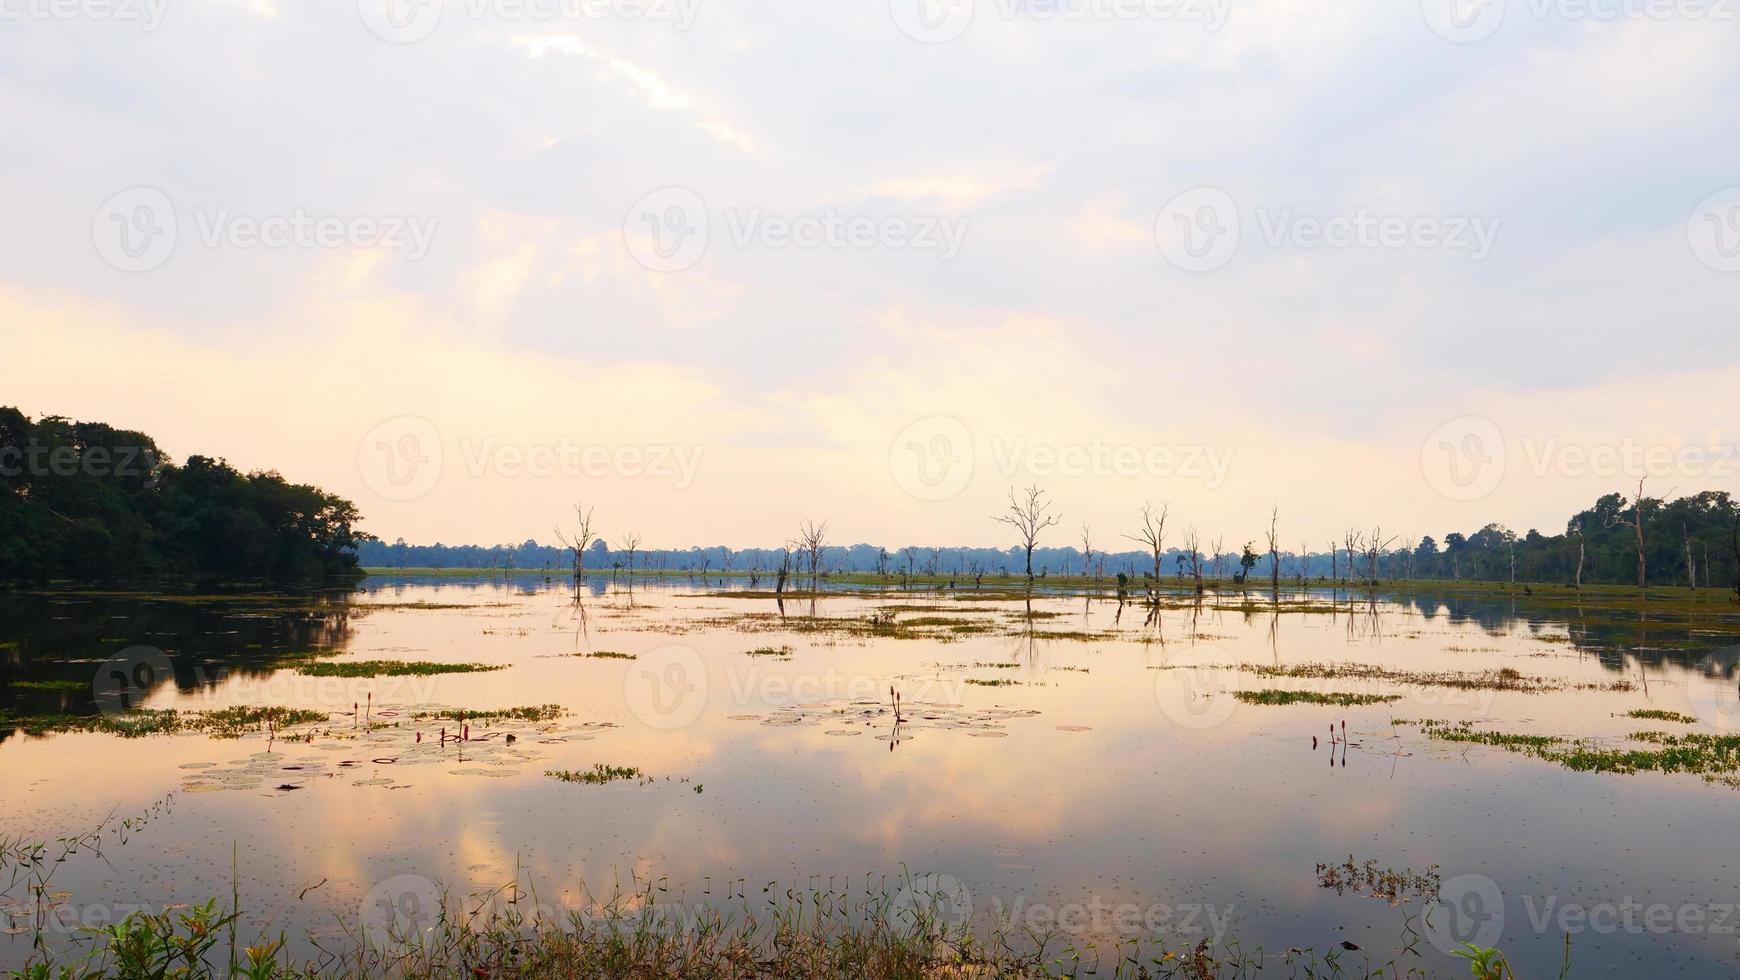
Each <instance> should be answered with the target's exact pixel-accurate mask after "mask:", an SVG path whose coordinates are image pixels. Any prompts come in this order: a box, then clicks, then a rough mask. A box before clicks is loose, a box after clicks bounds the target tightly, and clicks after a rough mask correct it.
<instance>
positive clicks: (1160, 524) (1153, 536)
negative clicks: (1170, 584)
mask: <svg viewBox="0 0 1740 980" xmlns="http://www.w3.org/2000/svg"><path fill="white" fill-rule="evenodd" d="M1169 509H1170V508H1169V507H1168V506H1167V505H1166V504H1161V505H1160V513H1158V514H1156V513H1154V508H1153V507H1152V506H1150V505H1148V504H1143V505H1142V528H1141V530H1139V531H1137V532H1136V533H1135V534H1126V535H1124V537H1126V538H1129V539H1130V540H1131V541H1134V542H1136V543H1138V544H1143V545H1147V546H1148V550H1149V551H1150V552H1152V553H1153V555H1154V585H1155V587H1156V588H1158V587H1159V585H1160V555H1161V554H1162V553H1163V552H1164V551H1165V550H1166V513H1167V511H1168V510H1169Z"/></svg>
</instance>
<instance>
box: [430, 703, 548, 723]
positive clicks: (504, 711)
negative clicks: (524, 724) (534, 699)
mask: <svg viewBox="0 0 1740 980" xmlns="http://www.w3.org/2000/svg"><path fill="white" fill-rule="evenodd" d="M567 713H568V709H567V708H564V707H562V706H561V705H559V704H535V705H529V706H526V707H521V708H484V709H476V708H443V709H441V710H439V711H419V712H415V713H413V714H412V715H411V718H412V720H413V721H426V720H443V721H456V722H467V721H501V720H504V719H513V720H516V721H553V720H555V719H557V718H560V717H562V716H563V715H565V714H567Z"/></svg>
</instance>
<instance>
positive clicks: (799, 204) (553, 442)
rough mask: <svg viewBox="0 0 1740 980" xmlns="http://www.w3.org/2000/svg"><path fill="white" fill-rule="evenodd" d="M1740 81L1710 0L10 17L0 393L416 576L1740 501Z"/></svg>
mask: <svg viewBox="0 0 1740 980" xmlns="http://www.w3.org/2000/svg"><path fill="white" fill-rule="evenodd" d="M1737 82H1740V3H1731V2H1727V0H1710V2H1694V0H1683V2H1680V3H1676V2H1674V0H1606V2H1604V3H1596V4H1594V5H1592V6H1591V5H1585V4H1573V3H1570V2H1569V0H1566V2H1562V3H1561V2H1558V0H1508V2H1507V0H1488V2H1486V3H1485V4H1483V5H1481V4H1473V3H1469V2H1467V0H1425V3H1424V4H1423V5H1422V4H1421V3H1415V2H1410V0H1401V2H1397V0H1342V2H1337V3H1333V4H1323V3H1312V2H1304V0H1298V2H1291V0H1059V2H1037V0H952V2H951V0H843V2H825V3H816V2H813V0H812V2H805V0H753V2H748V0H421V2H414V0H360V2H359V0H0V131H3V132H4V133H5V134H6V136H5V145H6V150H7V152H5V153H4V154H0V175H3V177H4V180H3V181H0V187H3V188H4V190H3V191H0V193H3V194H4V195H5V218H6V220H5V221H4V223H3V224H0V340H3V341H4V349H5V351H6V352H7V355H8V356H7V361H8V366H9V367H10V370H8V371H6V372H5V382H4V386H3V388H0V403H13V404H17V405H18V406H19V407H20V408H22V409H23V410H24V411H26V412H27V413H30V414H33V415H42V414H60V415H69V416H74V417H78V418H91V419H101V420H105V421H110V422H113V423H116V424H120V425H125V426H129V427H134V428H139V429H143V430H145V431H147V432H149V433H151V434H153V435H154V436H156V437H157V438H158V440H159V441H160V442H161V443H162V445H163V446H164V448H165V449H167V450H168V451H169V452H170V453H171V454H172V455H174V456H175V457H177V458H185V457H186V456H187V455H189V454H191V453H205V454H209V455H219V456H224V457H226V458H228V459H229V460H230V461H231V462H232V463H234V464H236V465H238V466H241V467H246V468H276V469H278V470H280V471H281V472H283V473H284V474H285V475H286V476H287V477H290V478H292V479H295V480H298V481H306V482H313V483H317V484H320V485H323V486H325V487H327V488H329V489H332V490H334V491H337V492H340V493H343V494H345V495H346V496H349V497H351V498H352V499H354V500H356V501H357V503H358V504H359V505H360V506H361V507H362V509H363V511H364V513H365V514H366V515H367V527H368V529H369V530H371V531H373V532H375V533H377V534H380V535H382V536H384V537H386V538H388V539H389V540H391V539H392V538H395V537H400V536H403V537H404V538H406V539H407V540H410V541H413V542H429V541H434V540H437V539H439V540H443V541H446V542H449V543H457V542H479V543H494V542H500V541H517V540H521V539H524V538H527V537H537V538H540V539H543V540H548V539H549V538H550V533H549V532H550V528H551V526H552V525H553V524H554V523H555V521H556V520H557V519H558V518H559V516H560V515H561V513H562V512H563V511H564V510H566V509H567V508H568V507H569V506H570V505H571V504H572V502H574V501H576V500H582V499H583V500H586V501H588V502H590V503H594V504H595V505H596V507H597V512H598V521H599V523H600V525H602V526H603V527H604V528H605V530H606V532H607V534H609V535H611V536H612V537H613V538H614V536H615V535H616V534H617V533H619V532H620V531H622V530H626V529H634V530H637V531H639V532H640V534H641V535H642V538H643V540H644V541H645V542H646V543H647V544H649V545H654V546H678V545H688V544H694V543H725V544H732V545H753V544H766V543H771V542H775V541H777V540H779V539H780V538H783V537H787V536H789V535H790V534H791V532H792V530H793V528H794V527H795V525H796V522H797V521H798V520H799V519H800V518H804V517H814V518H818V519H819V518H827V519H829V520H830V521H831V522H832V527H833V529H834V530H833V535H832V536H833V537H834V539H835V540H841V541H875V542H879V543H886V544H888V545H890V546H898V545H900V544H905V543H910V542H926V543H937V544H999V543H1004V542H1003V540H1002V539H1003V535H1001V534H999V529H998V527H997V526H996V525H994V524H993V523H992V522H990V521H989V519H988V518H989V515H990V514H991V513H992V512H993V511H994V510H996V509H997V507H998V506H999V501H1000V499H1001V498H1002V497H1003V495H1004V494H1005V493H1006V492H1007V489H1008V487H1009V486H1010V485H1012V484H1026V483H1030V482H1038V483H1039V484H1041V485H1043V486H1044V487H1046V488H1048V489H1049V490H1050V492H1051V494H1052V496H1053V497H1054V498H1055V500H1056V502H1057V507H1058V508H1059V509H1060V510H1061V511H1062V513H1063V515H1064V518H1065V527H1066V528H1067V529H1069V530H1070V532H1071V535H1070V536H1073V535H1074V534H1075V532H1076V530H1077V529H1078V526H1079V525H1080V524H1081V523H1084V522H1085V523H1089V524H1091V525H1093V526H1094V527H1095V529H1096V531H1095V534H1096V536H1097V537H1099V538H1101V539H1102V540H1105V539H1110V538H1112V537H1113V536H1115V535H1116V534H1117V533H1119V532H1121V531H1123V530H1127V529H1129V528H1130V527H1131V526H1132V525H1133V524H1134V516H1133V515H1134V512H1135V510H1136V508H1137V507H1138V506H1139V504H1140V503H1141V502H1142V501H1143V500H1153V501H1156V502H1159V501H1166V502H1168V503H1169V504H1170V505H1171V507H1172V512H1173V514H1174V520H1175V521H1176V522H1177V526H1179V527H1182V526H1184V525H1192V524H1193V525H1196V526H1197V527H1198V528H1200V529H1201V530H1202V531H1203V533H1204V535H1205V536H1206V537H1212V536H1214V535H1217V534H1220V535H1224V536H1225V537H1226V538H1227V540H1228V541H1229V542H1231V541H1243V540H1244V539H1247V538H1252V537H1256V536H1257V535H1258V533H1259V529H1260V527H1261V526H1262V525H1264V524H1266V519H1267V513H1268V509H1269V507H1270V505H1271V504H1277V505H1278V506H1279V508H1280V512H1281V536H1282V539H1283V541H1284V542H1287V543H1289V544H1291V545H1296V544H1297V543H1310V544H1312V546H1313V547H1322V546H1323V545H1324V544H1325V543H1326V541H1327V540H1328V539H1329V538H1330V537H1331V536H1335V535H1337V533H1338V532H1339V531H1340V530H1342V529H1344V528H1346V527H1347V526H1348V525H1349V524H1352V523H1358V524H1359V525H1361V526H1362V527H1370V526H1371V525H1372V524H1375V523H1380V522H1381V523H1382V524H1383V525H1384V527H1385V528H1386V533H1388V531H1389V530H1391V529H1393V530H1394V531H1395V532H1397V533H1400V534H1403V535H1418V534H1422V533H1431V534H1435V535H1442V534H1443V533H1444V532H1445V531H1447V530H1452V529H1458V528H1470V527H1478V526H1479V525H1480V524H1483V523H1486V522H1487V521H1494V520H1496V521H1502V522H1505V523H1507V524H1509V525H1511V526H1513V527H1516V528H1518V529H1524V528H1527V527H1530V526H1539V527H1541V528H1542V529H1543V530H1558V529H1560V528H1562V522H1563V519H1564V517H1565V516H1566V515H1567V514H1568V513H1569V512H1570V511H1571V510H1572V509H1573V508H1575V507H1577V506H1580V505H1583V504H1586V503H1587V502H1588V501H1589V500H1591V499H1593V497H1594V496H1596V495H1598V494H1600V493H1604V492H1610V491H1613V490H1618V489H1620V488H1622V487H1634V486H1635V484H1636V481H1637V478H1638V477H1639V476H1647V477H1648V479H1649V483H1648V488H1649V490H1650V491H1652V492H1657V493H1660V492H1665V491H1668V490H1672V489H1677V490H1679V491H1681V492H1688V491H1691V490H1696V489H1703V488H1717V489H1730V490H1733V489H1740V462H1736V461H1735V460H1734V459H1732V458H1731V454H1732V453H1733V451H1734V450H1733V447H1735V446H1736V445H1740V430H1737V427H1736V423H1735V416H1734V412H1733V408H1734V404H1735V402H1734V399H1733V392H1734V391H1735V390H1736V389H1737V387H1740V364H1737V363H1736V357H1735V355H1736V352H1737V351H1740V331H1736V330H1735V329H1734V328H1735V311H1736V310H1740V84H1737ZM1056 543H1058V544H1062V543H1064V542H1063V541H1062V540H1061V538H1060V540H1058V541H1057V542H1056Z"/></svg>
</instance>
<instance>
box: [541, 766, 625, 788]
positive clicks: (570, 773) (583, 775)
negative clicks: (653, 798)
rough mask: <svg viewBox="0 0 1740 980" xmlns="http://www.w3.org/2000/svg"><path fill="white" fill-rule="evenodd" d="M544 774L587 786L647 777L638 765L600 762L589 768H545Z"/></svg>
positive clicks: (565, 781)
mask: <svg viewBox="0 0 1740 980" xmlns="http://www.w3.org/2000/svg"><path fill="white" fill-rule="evenodd" d="M544 775H546V776H548V777H550V778H551V779H559V780H561V781H562V782H564V783H585V784H587V785H588V786H602V785H604V784H605V783H613V782H615V781H617V780H618V779H634V780H639V781H641V782H645V781H647V779H648V778H649V777H648V776H647V774H646V773H644V772H642V771H641V770H640V767H639V766H607V765H605V764H604V763H602V762H600V763H596V764H594V765H593V766H592V768H591V769H547V770H545V771H544Z"/></svg>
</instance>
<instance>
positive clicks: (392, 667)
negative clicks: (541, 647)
mask: <svg viewBox="0 0 1740 980" xmlns="http://www.w3.org/2000/svg"><path fill="white" fill-rule="evenodd" d="M296 669H297V670H298V671H300V672H302V673H303V674H305V675H307V676H309V677H428V676H431V675H435V674H480V673H487V672H489V671H494V670H503V669H505V668H504V667H503V665H501V664H439V663H433V662H430V661H427V660H349V661H343V662H338V663H334V662H331V661H321V662H316V663H306V664H301V665H299V666H298V667H297V668H296Z"/></svg>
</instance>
